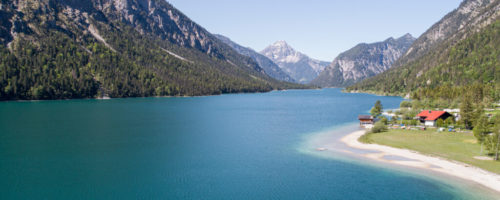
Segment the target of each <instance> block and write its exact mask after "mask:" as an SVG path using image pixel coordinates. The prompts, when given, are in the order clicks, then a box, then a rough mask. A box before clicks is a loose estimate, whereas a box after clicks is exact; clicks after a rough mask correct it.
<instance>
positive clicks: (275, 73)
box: [215, 34, 295, 82]
mask: <svg viewBox="0 0 500 200" xmlns="http://www.w3.org/2000/svg"><path fill="white" fill-rule="evenodd" d="M215 37H217V38H218V39H219V40H221V41H222V42H224V43H226V44H227V45H229V46H230V47H232V48H233V49H234V50H236V51H237V52H238V53H240V54H242V55H244V56H248V57H250V58H252V59H253V60H255V62H257V64H259V66H260V67H261V68H262V69H263V70H264V72H266V74H267V75H269V76H271V77H273V78H275V79H277V80H281V81H287V82H295V80H293V78H292V77H290V76H289V75H288V74H286V73H285V72H283V70H281V68H280V67H279V66H278V65H277V64H276V63H274V62H273V61H272V60H270V59H269V58H267V57H266V56H264V55H262V54H260V53H257V52H256V51H254V50H253V49H250V48H247V47H243V46H241V45H239V44H237V43H235V42H233V41H231V39H229V38H227V37H225V36H223V35H217V34H215Z"/></svg>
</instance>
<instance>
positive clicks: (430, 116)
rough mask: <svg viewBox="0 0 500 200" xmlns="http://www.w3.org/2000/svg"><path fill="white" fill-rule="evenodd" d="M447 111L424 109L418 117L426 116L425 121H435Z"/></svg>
mask: <svg viewBox="0 0 500 200" xmlns="http://www.w3.org/2000/svg"><path fill="white" fill-rule="evenodd" d="M445 113H446V111H435V110H423V111H422V112H420V113H419V114H418V115H417V117H423V118H425V121H434V120H436V119H438V118H439V117H441V115H444V114H445Z"/></svg>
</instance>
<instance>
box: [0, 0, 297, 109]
mask: <svg viewBox="0 0 500 200" xmlns="http://www.w3.org/2000/svg"><path fill="white" fill-rule="evenodd" d="M0 8H1V9H0V16H1V18H0V57H1V59H0V66H1V67H0V74H1V76H0V99H3V100H9V99H66V98H94V97H98V96H111V97H135V96H183V95H211V94H221V93H233V92H263V91H270V90H273V89H284V88H290V87H301V86H298V85H292V84H289V83H283V82H280V81H277V80H275V79H272V78H270V77H269V76H267V75H266V74H265V73H264V70H263V69H262V68H261V67H259V65H258V64H257V63H256V62H255V61H254V60H253V59H251V58H249V57H246V56H243V55H241V54H239V53H238V52H236V51H235V50H234V49H232V48H231V47H229V46H228V45H226V44H224V43H223V42H221V41H220V40H218V39H217V38H216V37H215V36H213V35H212V34H210V33H209V32H208V31H207V30H205V29H204V28H203V27H201V26H199V25H198V24H196V23H195V22H193V21H191V20H190V19H189V18H188V17H187V16H185V15H184V14H183V13H181V12H180V11H179V10H177V9H176V8H174V7H173V6H172V5H170V4H169V3H167V2H166V1H164V0H87V1H80V0H1V1H0Z"/></svg>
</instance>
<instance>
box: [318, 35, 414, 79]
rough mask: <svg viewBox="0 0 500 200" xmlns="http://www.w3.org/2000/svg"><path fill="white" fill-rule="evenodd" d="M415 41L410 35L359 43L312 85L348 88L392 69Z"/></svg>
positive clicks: (337, 59) (339, 58)
mask: <svg viewBox="0 0 500 200" xmlns="http://www.w3.org/2000/svg"><path fill="white" fill-rule="evenodd" d="M413 41H415V38H413V36H411V35H410V34H406V35H404V36H402V37H400V38H398V39H394V38H389V39H387V40H385V41H383V42H377V43H373V44H365V43H363V44H358V45H356V46H355V47H353V48H352V49H349V50H348V51H346V52H343V53H341V54H340V55H339V56H337V58H335V60H334V61H333V62H332V63H331V64H330V65H329V66H328V67H327V68H326V69H325V70H324V71H323V72H321V74H320V75H319V76H318V77H317V78H315V79H314V80H313V81H311V84H313V85H318V86H321V87H345V86H348V85H352V84H354V83H357V82H359V81H361V80H363V79H365V78H368V77H372V76H374V75H377V74H380V73H382V72H384V71H386V70H387V69H389V68H390V67H391V66H392V63H393V62H394V61H396V60H397V59H398V58H399V57H400V56H401V55H402V54H403V53H404V52H406V50H407V49H408V47H410V45H411V44H412V43H413Z"/></svg>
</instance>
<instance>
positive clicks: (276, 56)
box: [260, 41, 330, 84]
mask: <svg viewBox="0 0 500 200" xmlns="http://www.w3.org/2000/svg"><path fill="white" fill-rule="evenodd" d="M260 53H261V54H262V55H265V56H266V57H268V58H269V59H271V60H272V61H273V62H274V63H276V64H278V66H279V67H280V68H281V69H283V71H285V72H286V73H287V74H288V75H290V76H291V77H292V78H293V79H295V80H296V81H298V82H299V83H304V84H307V83H309V82H310V81H311V80H313V79H314V78H316V77H317V76H318V75H319V73H321V71H323V70H324V69H325V67H326V66H328V65H329V64H330V63H329V62H325V61H319V60H316V59H312V58H310V57H308V56H307V55H305V54H303V53H300V52H298V51H296V50H295V49H293V48H292V47H291V46H290V45H288V44H287V43H286V42H285V41H278V42H276V43H274V44H272V45H270V46H268V47H267V48H265V49H264V50H262V51H261V52H260Z"/></svg>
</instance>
